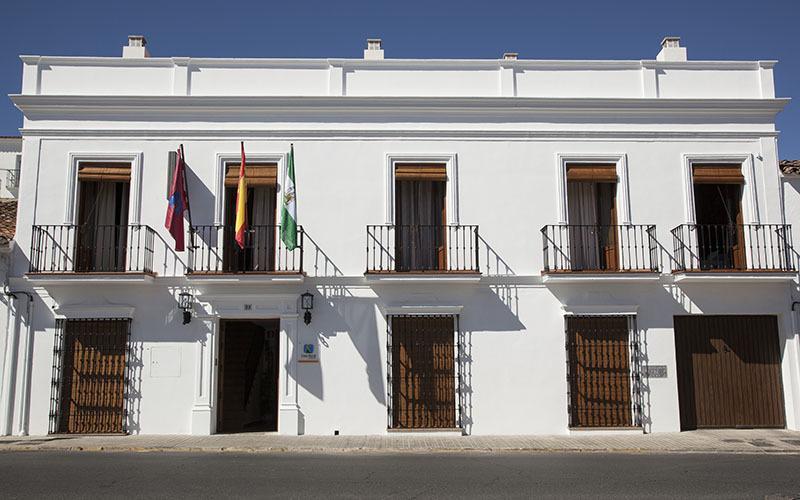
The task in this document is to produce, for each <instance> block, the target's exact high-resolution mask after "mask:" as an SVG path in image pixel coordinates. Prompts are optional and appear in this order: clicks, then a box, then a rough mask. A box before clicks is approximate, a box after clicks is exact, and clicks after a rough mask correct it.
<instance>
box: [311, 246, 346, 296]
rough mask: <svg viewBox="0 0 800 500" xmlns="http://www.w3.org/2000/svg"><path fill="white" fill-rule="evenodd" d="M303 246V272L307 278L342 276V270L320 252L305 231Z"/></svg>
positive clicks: (322, 251) (319, 248) (323, 252)
mask: <svg viewBox="0 0 800 500" xmlns="http://www.w3.org/2000/svg"><path fill="white" fill-rule="evenodd" d="M303 246H304V248H303V270H304V271H305V272H306V274H307V275H308V276H313V277H334V276H344V273H343V272H342V270H341V269H339V267H338V266H337V265H336V264H334V262H333V261H332V260H331V259H330V257H328V254H326V253H325V251H324V250H322V248H321V247H320V246H319V245H318V244H317V242H316V241H315V240H314V238H312V237H311V235H310V234H309V233H308V232H307V231H306V232H305V234H304V235H303ZM333 292H335V291H333ZM342 293H343V292H342Z"/></svg>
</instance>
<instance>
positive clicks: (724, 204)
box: [694, 177, 747, 270]
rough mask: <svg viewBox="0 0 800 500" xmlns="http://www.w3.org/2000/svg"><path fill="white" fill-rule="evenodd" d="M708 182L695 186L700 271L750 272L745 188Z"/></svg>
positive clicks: (704, 180)
mask: <svg viewBox="0 0 800 500" xmlns="http://www.w3.org/2000/svg"><path fill="white" fill-rule="evenodd" d="M706 180H707V179H704V178H702V177H700V179H699V181H696V182H695V184H694V210H695V218H696V221H697V253H698V255H697V257H698V259H699V261H700V269H702V270H715V269H736V270H743V269H746V268H747V262H746V256H745V251H744V244H745V242H744V227H743V225H742V222H743V220H742V185H741V184H738V183H733V182H730V183H729V182H706ZM712 180H713V179H712Z"/></svg>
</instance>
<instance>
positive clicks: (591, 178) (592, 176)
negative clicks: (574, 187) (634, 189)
mask: <svg viewBox="0 0 800 500" xmlns="http://www.w3.org/2000/svg"><path fill="white" fill-rule="evenodd" d="M567 180H568V181H573V182H617V166H616V165H614V164H611V165H589V164H583V163H568V164H567Z"/></svg>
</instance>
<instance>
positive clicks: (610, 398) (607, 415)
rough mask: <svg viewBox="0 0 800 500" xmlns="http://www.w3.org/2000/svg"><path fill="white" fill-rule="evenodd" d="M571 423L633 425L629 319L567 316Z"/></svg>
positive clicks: (594, 425)
mask: <svg viewBox="0 0 800 500" xmlns="http://www.w3.org/2000/svg"><path fill="white" fill-rule="evenodd" d="M567 341H568V344H567V345H568V349H569V352H568V357H569V379H570V425H571V426H572V427H630V426H631V425H632V408H631V385H630V382H631V379H630V365H629V355H628V319H627V318H626V317H623V316H575V317H568V318H567Z"/></svg>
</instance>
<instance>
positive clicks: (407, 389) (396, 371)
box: [387, 315, 462, 429]
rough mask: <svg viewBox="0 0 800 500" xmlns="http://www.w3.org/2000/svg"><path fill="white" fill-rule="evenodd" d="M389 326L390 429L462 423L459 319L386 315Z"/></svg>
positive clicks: (430, 427) (448, 427) (435, 427)
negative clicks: (459, 402) (458, 402)
mask: <svg viewBox="0 0 800 500" xmlns="http://www.w3.org/2000/svg"><path fill="white" fill-rule="evenodd" d="M388 326H389V331H388V336H387V339H388V340H387V343H388V345H387V361H388V369H387V372H388V378H389V380H388V387H389V391H390V392H389V394H388V400H389V427H390V428H392V429H453V428H457V427H462V425H461V421H460V420H461V411H460V404H457V399H459V397H458V395H459V394H460V391H459V390H457V389H458V387H459V383H458V380H459V372H460V370H459V362H458V360H459V355H458V349H459V346H458V344H459V342H458V328H457V326H458V317H457V316H452V315H420V316H412V315H397V316H389V318H388Z"/></svg>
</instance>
